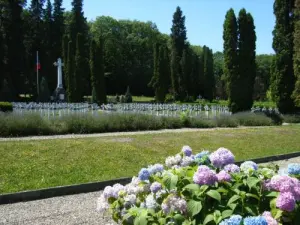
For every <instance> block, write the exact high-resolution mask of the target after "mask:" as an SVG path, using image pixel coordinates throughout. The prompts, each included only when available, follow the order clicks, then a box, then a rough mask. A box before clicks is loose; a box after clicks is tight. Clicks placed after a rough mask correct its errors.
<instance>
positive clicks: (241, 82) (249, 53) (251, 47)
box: [233, 9, 256, 111]
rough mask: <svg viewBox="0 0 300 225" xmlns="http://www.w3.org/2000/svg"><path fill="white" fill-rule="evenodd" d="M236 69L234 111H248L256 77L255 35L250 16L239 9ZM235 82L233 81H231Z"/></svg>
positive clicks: (251, 103) (251, 102)
mask: <svg viewBox="0 0 300 225" xmlns="http://www.w3.org/2000/svg"><path fill="white" fill-rule="evenodd" d="M238 35H239V39H238V69H239V76H238V78H237V80H236V86H237V87H238V89H239V95H238V96H235V103H236V107H237V108H236V110H238V111H248V110H250V109H251V107H252V105H253V88H254V81H255V77H256V61H255V58H256V51H255V49H256V44H255V43H256V34H255V26H254V21H253V18H252V15H251V14H250V13H247V12H246V10H245V9H241V10H240V12H239V17H238ZM233 82H235V81H233Z"/></svg>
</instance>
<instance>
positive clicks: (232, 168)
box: [224, 164, 241, 173]
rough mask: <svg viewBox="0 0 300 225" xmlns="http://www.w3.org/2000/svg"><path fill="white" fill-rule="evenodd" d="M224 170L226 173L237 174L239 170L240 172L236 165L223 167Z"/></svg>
mask: <svg viewBox="0 0 300 225" xmlns="http://www.w3.org/2000/svg"><path fill="white" fill-rule="evenodd" d="M224 170H225V171H226V172H228V173H239V172H240V171H241V170H240V167H238V166H237V165H235V164H228V165H226V166H225V167H224Z"/></svg>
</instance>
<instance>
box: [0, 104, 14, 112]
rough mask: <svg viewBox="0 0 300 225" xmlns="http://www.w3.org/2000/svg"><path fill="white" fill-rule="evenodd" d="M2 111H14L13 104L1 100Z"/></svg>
mask: <svg viewBox="0 0 300 225" xmlns="http://www.w3.org/2000/svg"><path fill="white" fill-rule="evenodd" d="M0 111H2V112H11V111H13V106H12V104H11V103H10V102H0Z"/></svg>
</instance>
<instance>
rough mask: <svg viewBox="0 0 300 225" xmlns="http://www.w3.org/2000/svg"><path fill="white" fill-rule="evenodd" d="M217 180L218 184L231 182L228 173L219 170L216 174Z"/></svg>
mask: <svg viewBox="0 0 300 225" xmlns="http://www.w3.org/2000/svg"><path fill="white" fill-rule="evenodd" d="M217 178H218V181H219V182H224V181H227V182H229V181H230V180H231V176H230V174H229V173H227V172H226V171H225V170H221V171H220V172H219V173H218V174H217Z"/></svg>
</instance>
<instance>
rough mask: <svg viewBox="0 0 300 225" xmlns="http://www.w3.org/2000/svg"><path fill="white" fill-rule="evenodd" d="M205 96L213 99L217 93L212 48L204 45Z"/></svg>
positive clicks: (210, 99)
mask: <svg viewBox="0 0 300 225" xmlns="http://www.w3.org/2000/svg"><path fill="white" fill-rule="evenodd" d="M203 60H204V64H203V66H204V98H205V99H207V100H209V101H212V100H213V97H214V93H215V78H214V65H213V64H214V63H213V53H212V50H211V49H209V48H208V47H206V46H205V45H204V46H203Z"/></svg>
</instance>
